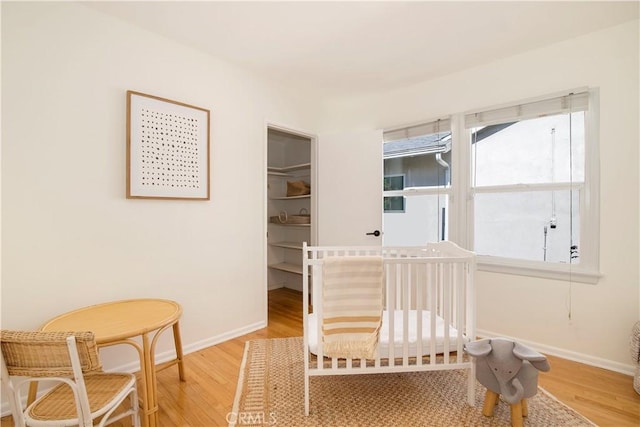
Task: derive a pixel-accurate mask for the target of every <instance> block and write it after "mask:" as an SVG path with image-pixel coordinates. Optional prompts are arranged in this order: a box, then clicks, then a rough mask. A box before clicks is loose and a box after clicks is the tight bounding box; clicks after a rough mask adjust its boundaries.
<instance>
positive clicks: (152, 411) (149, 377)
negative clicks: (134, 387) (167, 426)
mask: <svg viewBox="0 0 640 427" xmlns="http://www.w3.org/2000/svg"><path fill="white" fill-rule="evenodd" d="M142 353H143V360H142V363H143V364H144V368H143V367H142V366H141V369H142V371H143V373H142V374H143V381H142V383H143V386H144V389H145V390H144V398H143V405H142V406H143V411H144V419H145V425H146V426H147V427H156V426H157V424H158V399H157V396H156V375H155V374H156V370H155V363H154V355H153V349H152V346H151V345H150V344H149V336H148V335H147V334H142Z"/></svg>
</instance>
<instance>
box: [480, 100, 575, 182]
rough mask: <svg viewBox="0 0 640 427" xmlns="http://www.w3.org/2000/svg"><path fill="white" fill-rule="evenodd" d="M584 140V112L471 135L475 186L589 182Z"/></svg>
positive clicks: (519, 123)
mask: <svg viewBox="0 0 640 427" xmlns="http://www.w3.org/2000/svg"><path fill="white" fill-rule="evenodd" d="M570 124H571V126H569V125H570ZM570 128H571V138H569V136H570V133H569V129H570ZM584 135H585V127H584V112H578V113H573V114H560V115H554V116H548V117H541V118H537V119H531V120H523V121H520V122H516V123H513V124H502V125H494V126H486V127H483V128H475V129H472V136H471V141H472V156H473V159H474V162H473V164H474V170H473V171H472V172H473V176H474V185H475V186H478V187H482V186H493V185H512V184H540V183H553V182H570V181H573V182H584V147H585V137H584ZM570 140H571V154H572V155H571V156H570V150H569V145H570V144H569V141H570ZM571 170H573V176H571V175H570V173H569V171H571Z"/></svg>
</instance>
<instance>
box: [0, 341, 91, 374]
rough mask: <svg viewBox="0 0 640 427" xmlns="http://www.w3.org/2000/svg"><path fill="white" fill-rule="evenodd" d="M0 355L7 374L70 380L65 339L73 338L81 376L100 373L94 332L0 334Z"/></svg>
mask: <svg viewBox="0 0 640 427" xmlns="http://www.w3.org/2000/svg"><path fill="white" fill-rule="evenodd" d="M0 333H1V334H2V335H1V339H0V342H1V345H2V355H3V356H4V360H5V363H6V366H7V370H8V371H9V375H15V376H25V377H72V376H73V368H72V366H71V358H70V357H69V349H68V347H67V341H66V340H67V337H69V336H72V335H74V336H75V337H76V347H77V349H78V357H79V358H80V365H81V367H82V372H83V373H84V374H86V373H89V372H100V371H102V364H101V363H100V357H99V356H98V346H97V345H96V340H95V336H94V334H93V332H39V331H8V330H3V331H1V332H0Z"/></svg>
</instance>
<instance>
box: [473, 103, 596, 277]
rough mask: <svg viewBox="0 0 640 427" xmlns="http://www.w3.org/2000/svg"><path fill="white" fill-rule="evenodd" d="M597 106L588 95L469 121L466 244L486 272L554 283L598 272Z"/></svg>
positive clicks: (498, 111)
mask: <svg viewBox="0 0 640 427" xmlns="http://www.w3.org/2000/svg"><path fill="white" fill-rule="evenodd" d="M595 103H596V99H595V94H592V95H591V96H590V94H589V92H586V91H585V92H581V93H577V94H569V95H565V96H559V97H552V98H548V99H543V100H539V101H535V102H530V103H523V104H518V105H514V106H509V107H504V108H500V109H494V110H487V111H481V112H474V113H470V114H466V115H465V118H464V121H465V127H466V128H467V129H468V133H467V135H468V138H469V143H470V150H469V155H470V165H471V179H470V181H471V183H470V186H469V189H468V193H469V199H470V200H471V203H472V206H473V208H472V210H471V211H472V212H473V218H472V219H471V224H470V230H469V235H468V237H469V241H470V242H472V243H473V249H474V251H475V252H476V253H477V254H478V255H479V257H480V259H479V261H480V263H481V265H482V264H483V263H484V264H485V267H488V268H487V269H490V270H495V271H506V272H509V271H512V272H520V273H522V272H523V271H525V270H527V271H529V272H530V271H531V270H538V273H537V274H536V275H538V274H539V272H540V271H543V270H547V271H552V272H554V274H552V275H551V276H552V277H557V278H560V277H562V276H563V273H567V272H570V273H573V272H574V271H577V272H579V271H580V270H582V271H583V272H585V273H587V272H588V271H592V272H595V271H597V253H595V252H594V246H596V247H597V234H598V233H597V224H594V221H593V218H594V212H597V203H596V201H597V197H595V198H594V196H595V189H596V188H597V185H595V184H592V183H597V176H596V173H597V168H594V167H592V166H593V165H594V160H593V159H591V158H590V154H591V155H592V154H594V153H595V151H594V147H595V136H596V135H595V133H593V132H590V130H592V129H593V123H591V122H595V121H596V119H595V111H593V110H596V108H595ZM589 142H591V146H589V145H588V143H589ZM585 237H587V238H585ZM586 242H589V243H590V245H587V244H586ZM507 266H508V267H507ZM588 275H589V274H586V276H588ZM584 279H585V280H583V281H591V279H589V278H587V277H585V278H584Z"/></svg>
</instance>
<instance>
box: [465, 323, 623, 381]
mask: <svg viewBox="0 0 640 427" xmlns="http://www.w3.org/2000/svg"><path fill="white" fill-rule="evenodd" d="M476 335H478V336H479V337H483V338H495V337H505V338H509V339H513V340H516V341H518V342H520V343H522V344H524V345H526V346H529V347H531V348H533V349H534V350H536V351H539V352H540V353H544V354H549V355H551V356H557V357H562V358H563V359H567V360H572V361H574V362H579V363H584V364H585V365H590V366H595V367H598V368H603V369H607V370H609V371H614V372H619V373H621V374H625V375H629V376H633V375H634V372H635V367H634V366H633V365H632V364H628V365H627V364H624V363H620V362H614V361H613V360H608V359H602V358H600V357H595V356H591V355H589V354H584V353H578V352H575V351H570V350H566V349H563V348H558V347H553V346H549V345H546V344H541V343H539V342H534V341H528V340H523V339H521V338H516V337H509V336H505V335H503V334H498V333H495V332H491V331H487V330H484V329H478V330H477V331H476Z"/></svg>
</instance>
